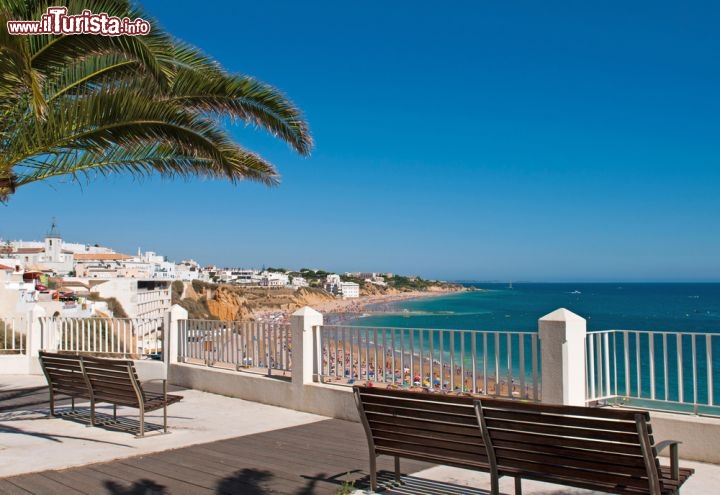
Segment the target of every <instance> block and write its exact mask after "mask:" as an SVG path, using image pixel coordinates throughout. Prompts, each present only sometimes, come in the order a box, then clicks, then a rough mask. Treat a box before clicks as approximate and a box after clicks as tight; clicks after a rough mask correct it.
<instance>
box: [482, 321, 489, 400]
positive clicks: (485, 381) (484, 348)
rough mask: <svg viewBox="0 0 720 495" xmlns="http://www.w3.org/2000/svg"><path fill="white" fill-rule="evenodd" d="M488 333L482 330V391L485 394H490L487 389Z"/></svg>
mask: <svg viewBox="0 0 720 495" xmlns="http://www.w3.org/2000/svg"><path fill="white" fill-rule="evenodd" d="M487 336H488V334H487V332H483V392H484V393H485V394H487V395H490V392H489V390H488V368H487V364H488V362H487V360H488V348H487V343H488V338H487Z"/></svg>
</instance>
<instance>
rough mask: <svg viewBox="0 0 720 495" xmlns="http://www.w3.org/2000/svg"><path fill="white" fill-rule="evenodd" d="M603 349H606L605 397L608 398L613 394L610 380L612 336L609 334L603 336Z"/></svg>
mask: <svg viewBox="0 0 720 495" xmlns="http://www.w3.org/2000/svg"><path fill="white" fill-rule="evenodd" d="M603 348H604V349H605V353H604V356H605V396H606V397H607V396H610V395H611V394H612V381H611V380H610V373H611V367H610V334H609V333H608V332H605V333H604V334H603ZM613 354H614V353H613Z"/></svg>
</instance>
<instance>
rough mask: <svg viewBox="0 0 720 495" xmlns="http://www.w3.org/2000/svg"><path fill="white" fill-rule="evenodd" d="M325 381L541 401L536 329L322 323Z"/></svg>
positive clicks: (321, 366) (321, 372) (321, 369)
mask: <svg viewBox="0 0 720 495" xmlns="http://www.w3.org/2000/svg"><path fill="white" fill-rule="evenodd" d="M316 331H317V332H318V333H319V341H320V348H321V353H322V360H321V362H320V363H319V365H318V369H319V378H320V380H321V381H323V382H334V383H340V384H352V383H354V382H355V381H368V382H373V383H382V384H387V385H395V386H401V387H413V386H415V387H424V388H428V389H438V390H446V391H465V392H471V393H480V394H487V395H493V396H505V397H520V398H524V399H530V400H539V399H540V380H539V369H540V348H539V341H538V338H537V333H527V332H485V331H472V330H429V329H408V328H373V327H357V326H333V325H324V326H319V327H316Z"/></svg>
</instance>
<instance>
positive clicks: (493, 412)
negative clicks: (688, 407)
mask: <svg viewBox="0 0 720 495" xmlns="http://www.w3.org/2000/svg"><path fill="white" fill-rule="evenodd" d="M476 409H477V415H478V420H479V422H480V424H481V427H482V428H483V434H484V435H486V436H485V440H486V442H487V444H488V445H489V446H491V448H490V455H491V456H494V459H493V458H492V457H491V459H490V462H491V463H495V464H496V466H497V470H498V472H499V473H500V474H501V475H503V474H505V475H513V474H520V475H521V477H522V478H528V479H536V480H540V481H550V482H553V481H555V482H557V483H562V484H564V485H570V486H577V487H580V488H589V489H592V488H594V487H599V486H602V487H603V488H604V489H605V491H611V492H612V491H614V492H616V493H625V492H633V493H651V492H652V493H660V485H659V483H660V481H659V474H658V472H659V463H658V461H657V453H656V452H655V448H654V446H653V445H654V441H653V437H652V430H651V427H650V415H649V413H648V412H647V411H642V412H641V411H627V410H617V409H608V408H589V407H575V406H557V405H549V404H536V403H524V402H519V401H511V400H498V399H480V400H477V401H476Z"/></svg>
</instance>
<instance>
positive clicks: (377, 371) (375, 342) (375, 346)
mask: <svg viewBox="0 0 720 495" xmlns="http://www.w3.org/2000/svg"><path fill="white" fill-rule="evenodd" d="M373 363H374V364H373V366H374V367H375V370H374V376H373V378H374V380H375V381H376V382H379V381H380V361H378V331H377V328H373ZM384 376H385V373H383V377H384Z"/></svg>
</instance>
